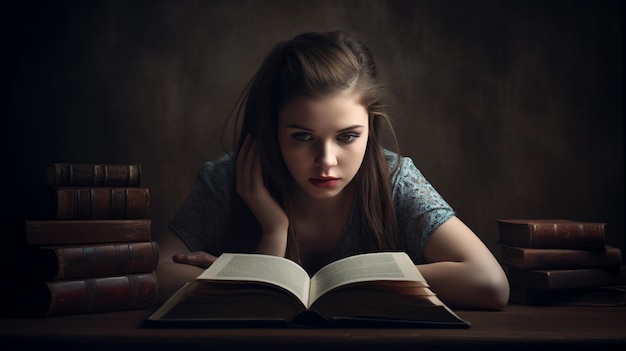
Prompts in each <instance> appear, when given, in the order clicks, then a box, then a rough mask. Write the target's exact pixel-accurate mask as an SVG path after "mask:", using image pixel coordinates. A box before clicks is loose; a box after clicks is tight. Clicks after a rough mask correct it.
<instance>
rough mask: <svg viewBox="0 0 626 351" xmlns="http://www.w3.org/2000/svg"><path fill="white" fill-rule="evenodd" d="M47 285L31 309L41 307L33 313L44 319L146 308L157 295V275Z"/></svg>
mask: <svg viewBox="0 0 626 351" xmlns="http://www.w3.org/2000/svg"><path fill="white" fill-rule="evenodd" d="M34 284H37V283H34ZM43 284H44V285H43V286H42V287H41V288H39V292H40V294H39V295H37V296H33V297H31V299H33V298H34V299H35V300H31V303H32V304H31V306H30V307H31V308H33V307H34V308H37V307H39V308H41V309H31V310H30V313H31V314H35V315H40V316H43V317H49V316H59V315H68V314H83V313H95V312H114V311H123V310H132V309H146V308H150V307H151V306H152V305H153V303H154V302H155V299H156V294H157V279H156V274H155V273H154V272H151V273H143V274H128V275H123V276H114V277H99V278H88V279H83V280H64V281H55V282H43ZM40 286H41V285H40ZM35 290H37V289H33V290H32V291H35Z"/></svg>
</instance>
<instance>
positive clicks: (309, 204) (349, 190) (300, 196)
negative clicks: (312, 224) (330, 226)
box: [294, 184, 356, 215]
mask: <svg viewBox="0 0 626 351" xmlns="http://www.w3.org/2000/svg"><path fill="white" fill-rule="evenodd" d="M355 195H356V192H355V189H354V185H353V184H349V185H348V186H347V187H346V188H345V189H344V190H343V191H342V192H341V193H339V194H338V195H337V196H335V197H333V198H330V199H315V198H312V197H311V196H309V195H308V194H307V193H305V192H304V191H303V190H302V189H299V190H298V191H297V192H296V195H295V196H294V200H295V203H294V209H295V210H296V213H301V214H320V215H326V214H328V215H331V214H334V215H336V214H338V213H342V212H343V210H346V209H350V208H352V204H353V203H354V198H355Z"/></svg>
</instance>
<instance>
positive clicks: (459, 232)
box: [417, 217, 509, 310]
mask: <svg viewBox="0 0 626 351" xmlns="http://www.w3.org/2000/svg"><path fill="white" fill-rule="evenodd" d="M424 258H425V259H426V260H427V261H428V262H432V263H428V264H424V265H418V266H417V267H418V269H419V270H420V272H421V273H422V275H423V276H424V278H426V281H427V282H428V283H429V284H430V286H431V289H432V290H433V291H434V292H435V293H436V294H437V295H438V296H439V297H440V298H441V300H442V301H444V303H446V304H447V305H450V306H456V307H462V308H480V309H483V308H484V309H494V310H499V309H502V308H504V307H505V306H506V304H507V302H508V298H509V283H508V280H507V278H506V275H505V274H504V271H503V270H502V267H501V266H500V264H499V263H498V261H497V260H496V259H495V257H494V256H493V255H492V254H491V251H489V249H488V248H487V247H486V246H485V245H484V244H483V242H482V241H481V240H480V239H479V238H478V237H477V236H476V235H475V234H474V232H472V230H471V229H470V228H468V227H467V226H466V225H465V224H464V223H463V222H461V220H460V219H458V218H457V217H452V218H450V219H449V220H448V221H446V222H445V223H443V224H442V225H441V226H440V227H439V228H437V230H435V232H434V233H433V234H432V236H431V238H430V239H429V241H428V243H427V244H426V247H425V249H424Z"/></svg>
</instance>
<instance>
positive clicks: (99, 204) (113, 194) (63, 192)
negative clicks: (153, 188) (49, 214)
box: [53, 187, 150, 219]
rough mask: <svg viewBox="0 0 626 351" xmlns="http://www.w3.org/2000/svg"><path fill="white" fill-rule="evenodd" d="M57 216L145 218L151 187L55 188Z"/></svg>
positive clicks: (55, 214)
mask: <svg viewBox="0 0 626 351" xmlns="http://www.w3.org/2000/svg"><path fill="white" fill-rule="evenodd" d="M54 194H55V198H54V205H55V206H54V209H53V211H54V213H53V215H54V217H55V219H143V218H146V217H147V215H148V209H149V203H150V193H149V189H148V188H93V187H92V188H89V187H87V188H74V187H69V188H68V187H61V188H56V189H55V192H54Z"/></svg>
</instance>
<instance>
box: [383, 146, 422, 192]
mask: <svg viewBox="0 0 626 351" xmlns="http://www.w3.org/2000/svg"><path fill="white" fill-rule="evenodd" d="M383 153H384V156H385V161H386V162H387V166H388V167H389V171H390V172H393V173H392V174H391V182H392V184H397V183H398V182H399V181H402V180H405V179H407V178H413V180H415V177H420V178H421V177H423V176H422V173H421V172H420V171H419V170H418V169H417V167H415V163H414V162H413V159H412V158H410V157H408V156H401V155H398V154H397V153H395V152H393V151H390V150H387V149H384V150H383Z"/></svg>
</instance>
